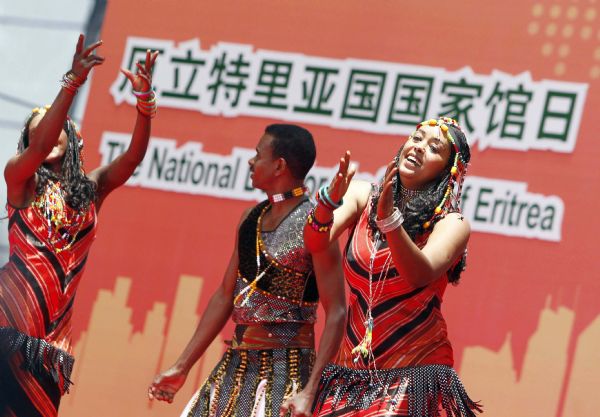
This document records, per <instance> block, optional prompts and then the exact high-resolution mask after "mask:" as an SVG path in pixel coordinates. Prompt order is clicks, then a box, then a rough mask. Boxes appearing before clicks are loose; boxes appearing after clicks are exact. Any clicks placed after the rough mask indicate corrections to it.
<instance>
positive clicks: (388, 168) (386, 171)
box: [383, 159, 396, 179]
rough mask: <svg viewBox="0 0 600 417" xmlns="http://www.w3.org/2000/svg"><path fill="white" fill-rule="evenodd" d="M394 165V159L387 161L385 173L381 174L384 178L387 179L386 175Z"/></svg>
mask: <svg viewBox="0 0 600 417" xmlns="http://www.w3.org/2000/svg"><path fill="white" fill-rule="evenodd" d="M395 166H396V162H395V161H394V160H393V159H392V160H391V161H390V163H389V164H387V167H386V168H385V175H384V176H383V178H384V179H387V177H388V174H389V173H390V171H391V170H392V169H394V167H395Z"/></svg>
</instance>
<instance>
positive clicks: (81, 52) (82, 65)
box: [71, 34, 104, 80]
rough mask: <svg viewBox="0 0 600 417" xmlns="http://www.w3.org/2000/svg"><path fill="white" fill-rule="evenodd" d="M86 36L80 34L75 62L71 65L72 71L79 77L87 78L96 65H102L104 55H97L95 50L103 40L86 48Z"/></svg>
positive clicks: (74, 57) (74, 56)
mask: <svg viewBox="0 0 600 417" xmlns="http://www.w3.org/2000/svg"><path fill="white" fill-rule="evenodd" d="M84 43H85V36H84V35H83V34H81V35H79V39H78V40H77V47H76V48H75V54H74V55H73V64H72V65H71V72H72V73H73V74H74V75H75V76H76V77H77V78H79V79H81V80H85V79H86V78H87V76H88V74H89V73H90V71H91V70H92V68H94V67H95V66H96V65H101V64H102V63H103V62H104V57H101V56H99V55H96V54H95V53H94V51H95V50H96V48H98V47H99V46H100V45H102V41H98V42H96V43H94V44H92V45H90V46H88V47H87V48H84V46H83V45H84Z"/></svg>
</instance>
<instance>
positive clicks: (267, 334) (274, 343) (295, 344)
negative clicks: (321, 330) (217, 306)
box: [231, 323, 315, 349]
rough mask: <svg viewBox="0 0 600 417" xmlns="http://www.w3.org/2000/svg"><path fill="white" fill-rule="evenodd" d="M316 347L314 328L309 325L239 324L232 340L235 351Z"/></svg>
mask: <svg viewBox="0 0 600 417" xmlns="http://www.w3.org/2000/svg"><path fill="white" fill-rule="evenodd" d="M314 346H315V331H314V326H313V325H312V324H307V323H277V324H260V325H244V324H238V325H237V326H236V327H235V331H234V336H233V338H232V340H231V347H232V348H233V349H288V348H307V349H314Z"/></svg>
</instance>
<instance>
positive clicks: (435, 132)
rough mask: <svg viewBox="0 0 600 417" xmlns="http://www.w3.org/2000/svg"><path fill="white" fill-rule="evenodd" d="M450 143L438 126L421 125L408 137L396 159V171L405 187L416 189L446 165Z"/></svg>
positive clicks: (435, 176) (428, 181)
mask: <svg viewBox="0 0 600 417" xmlns="http://www.w3.org/2000/svg"><path fill="white" fill-rule="evenodd" d="M450 153H451V152H450V143H449V142H448V139H446V137H445V136H444V135H443V133H442V131H441V129H440V128H439V127H438V126H429V125H422V126H421V127H419V129H418V130H416V131H415V132H414V133H413V134H412V135H411V136H409V137H408V139H407V141H406V143H405V144H404V147H403V148H402V152H401V153H400V157H399V159H398V172H399V174H400V178H401V180H402V184H403V185H404V186H405V187H406V188H410V189H414V190H418V189H422V188H425V187H426V186H427V184H429V183H430V182H431V181H433V180H434V179H435V178H437V177H438V176H439V175H440V173H441V172H442V171H443V170H444V168H446V167H447V166H448V159H449V158H450Z"/></svg>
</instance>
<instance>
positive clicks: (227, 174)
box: [62, 0, 600, 417]
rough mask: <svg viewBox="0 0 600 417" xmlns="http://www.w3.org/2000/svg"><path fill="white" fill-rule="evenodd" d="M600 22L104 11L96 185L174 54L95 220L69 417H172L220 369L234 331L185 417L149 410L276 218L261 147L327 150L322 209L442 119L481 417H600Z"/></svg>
mask: <svg viewBox="0 0 600 417" xmlns="http://www.w3.org/2000/svg"><path fill="white" fill-rule="evenodd" d="M598 12H600V9H599V8H598V6H597V5H596V3H595V2H592V1H568V0H559V1H555V2H553V3H551V4H550V3H546V2H544V3H542V2H537V3H536V2H532V1H527V2H522V1H519V2H517V1H514V0H510V1H508V2H501V3H484V4H482V3H476V2H463V3H460V2H458V3H457V2H454V3H452V4H451V5H450V4H449V3H447V2H442V1H438V0H436V1H433V2H427V3H426V4H424V3H419V2H412V3H410V2H389V1H374V2H368V3H366V2H359V1H355V0H351V1H339V0H330V1H328V2H302V3H300V2H289V1H288V2H281V1H272V0H268V1H245V2H220V3H214V4H211V5H205V4H204V3H201V2H197V1H191V0H180V1H178V2H162V3H159V2H147V1H145V2H144V1H138V0H135V1H129V2H110V3H109V5H108V9H107V14H106V19H105V24H104V28H103V36H102V38H103V40H104V46H103V47H102V48H101V49H102V51H101V54H102V55H104V56H106V57H107V60H106V63H105V64H104V65H103V66H101V67H99V68H97V69H95V70H94V71H95V72H94V75H93V80H92V88H91V92H90V99H89V102H88V106H87V109H86V113H85V119H84V123H83V126H84V129H83V134H84V137H85V138H86V165H87V167H88V169H89V168H92V167H95V166H97V165H99V164H100V163H106V162H108V161H110V160H112V159H113V158H114V157H116V156H117V155H118V154H119V153H120V152H121V151H122V149H123V146H125V145H126V144H127V143H128V141H129V137H130V132H131V130H132V127H133V124H134V118H135V107H134V102H135V98H134V97H133V96H132V95H131V93H130V90H129V89H128V86H127V85H126V84H125V83H124V80H123V78H122V76H121V75H119V71H118V69H119V67H120V66H124V67H129V68H131V67H132V65H133V62H134V61H135V60H136V59H139V58H142V57H143V54H144V52H145V50H146V49H147V48H152V49H158V50H159V51H160V52H161V54H160V56H159V58H158V61H157V66H156V70H155V75H154V78H155V79H154V82H155V86H156V92H157V96H158V100H159V106H160V108H159V114H158V116H157V117H156V119H154V121H153V127H152V139H151V143H150V146H149V149H148V154H147V157H146V159H145V160H144V162H143V163H142V165H140V167H139V168H138V170H137V172H136V175H135V176H134V177H133V178H132V179H131V180H130V182H129V183H128V185H127V186H125V187H123V188H122V189H120V190H119V191H116V192H115V193H114V194H113V195H111V196H110V197H109V198H108V200H107V201H106V202H105V203H104V205H103V207H102V211H101V212H100V218H99V230H98V237H97V241H96V243H95V246H94V248H93V249H92V253H91V256H90V259H89V264H88V269H87V271H86V277H85V279H84V282H83V283H82V285H81V288H80V291H79V295H78V301H77V306H76V311H77V313H76V328H75V338H76V352H75V353H76V357H77V362H76V369H75V375H74V380H75V383H76V385H75V387H74V389H73V390H72V393H71V394H70V395H69V396H67V397H65V398H64V400H63V405H62V414H63V415H64V416H81V415H89V414H90V410H93V411H92V412H93V414H94V415H129V416H142V415H144V416H147V415H156V416H167V415H177V414H178V413H179V412H180V411H181V410H182V408H183V405H184V404H185V402H186V401H187V400H188V399H189V398H190V397H191V395H192V393H193V392H194V390H195V389H197V387H198V386H199V384H200V383H201V382H202V381H201V380H202V379H203V378H204V377H205V376H206V375H207V373H208V372H209V371H210V370H211V369H212V366H213V365H214V364H215V362H216V360H217V358H218V357H219V356H220V354H221V352H222V351H223V344H222V340H223V339H227V338H229V337H230V332H231V328H232V327H231V324H230V325H229V326H228V327H227V328H226V329H225V330H224V331H223V333H222V335H221V338H219V340H216V341H215V343H214V344H213V345H212V346H211V348H210V349H209V351H208V352H207V354H206V355H204V357H203V358H202V359H201V361H200V363H199V366H198V367H197V369H196V370H194V371H193V372H192V374H191V375H190V378H189V380H188V381H187V383H186V385H185V387H184V389H183V390H182V391H181V392H180V393H179V394H178V395H177V398H176V402H175V403H174V404H172V405H166V404H152V403H149V402H148V400H147V399H146V388H147V385H148V383H149V382H150V381H151V379H152V377H153V375H154V374H155V373H156V372H157V371H158V370H159V369H163V368H165V367H167V366H169V365H171V364H172V362H173V361H174V359H175V357H176V356H177V355H178V354H179V352H180V351H181V350H182V349H183V347H184V345H185V343H186V342H187V340H188V339H189V337H190V336H191V334H192V331H193V329H194V327H195V325H196V323H197V320H198V317H199V315H200V314H201V312H202V311H203V309H204V308H205V306H206V303H207V301H208V298H209V296H210V294H211V293H212V291H214V289H215V288H216V287H217V285H218V284H219V283H220V280H221V277H222V275H223V273H224V271H225V267H226V264H227V260H228V258H229V256H230V253H231V251H232V249H233V242H234V233H235V225H236V224H237V221H238V219H239V216H240V214H241V212H242V210H243V209H244V208H245V207H248V206H250V205H252V204H254V201H256V200H260V199H261V198H262V195H261V194H260V193H258V192H257V191H255V190H252V189H251V187H250V185H249V182H248V164H247V160H248V158H249V157H251V156H252V154H253V150H254V147H255V145H256V142H257V141H258V138H259V137H260V136H261V135H262V132H263V130H264V128H265V126H266V125H268V124H270V123H273V122H278V121H288V122H293V123H298V124H301V125H303V126H305V127H307V128H308V129H309V130H310V131H311V132H312V133H313V135H314V137H315V139H316V143H317V152H318V153H317V162H316V166H315V168H314V169H313V170H312V171H311V174H310V177H309V179H308V181H307V184H308V185H309V186H310V187H311V189H313V190H314V189H315V187H317V186H318V184H320V183H325V182H327V181H328V179H329V178H330V177H331V175H332V174H333V172H334V170H335V164H336V161H337V160H338V158H339V156H340V155H341V154H342V153H343V152H344V151H345V150H346V149H350V150H351V152H352V155H353V159H354V160H355V161H356V162H357V163H358V164H359V175H360V176H361V177H362V178H365V179H370V180H376V178H377V177H378V176H379V175H380V174H381V172H382V171H381V169H382V167H384V166H385V165H386V164H387V162H388V161H389V160H390V159H391V158H392V156H393V155H394V154H395V152H396V151H397V149H398V147H399V146H400V144H401V143H403V141H404V139H405V137H406V135H407V134H409V133H410V132H411V131H412V129H413V127H414V125H415V124H416V123H418V122H419V121H421V120H422V119H426V118H429V117H431V116H437V115H441V114H443V115H451V116H454V117H457V118H458V119H459V121H460V123H461V124H462V125H463V127H464V128H465V129H466V130H467V131H468V132H469V137H470V140H471V149H472V164H471V167H470V169H469V175H468V179H467V182H466V184H465V189H464V190H465V191H464V193H465V194H464V212H465V215H466V216H467V217H468V218H469V220H470V222H471V225H472V229H473V233H472V236H471V240H470V244H469V257H468V268H467V271H466V272H465V273H464V274H463V277H462V278H461V282H460V285H458V286H457V287H451V288H450V289H449V290H448V291H447V292H446V300H445V303H444V305H443V311H444V313H445V316H446V318H447V320H448V325H449V332H450V338H451V341H452V343H453V345H454V348H455V356H456V361H457V364H456V367H457V369H458V371H459V373H460V374H461V377H462V378H463V380H464V382H465V385H466V387H467V389H468V390H469V392H470V395H471V397H472V398H474V399H478V400H481V401H482V403H483V404H484V406H485V408H486V414H489V415H490V416H508V415H510V416H523V417H524V416H531V415H548V416H557V417H561V416H562V417H567V416H581V417H584V416H586V417H587V416H589V415H592V414H593V413H596V412H597V410H598V408H599V407H600V399H598V396H596V395H593V390H594V389H595V386H596V384H595V383H594V382H596V381H598V375H600V362H599V361H598V359H597V356H598V351H600V307H599V305H598V302H597V300H598V297H599V296H600V284H598V278H599V277H600V272H599V271H600V260H599V258H598V256H597V255H596V254H595V248H594V245H593V240H591V239H589V237H593V236H594V235H595V233H599V232H600V221H599V220H598V218H597V217H596V216H595V214H594V213H595V206H596V203H600V199H599V198H598V196H597V193H596V192H595V191H596V190H597V188H598V184H599V183H600V170H599V169H598V164H597V161H598V159H599V157H600V143H599V142H598V141H597V140H596V138H595V136H596V135H597V133H596V129H593V128H590V127H592V126H594V120H595V119H594V117H595V110H596V109H598V107H599V105H600V93H599V92H598V88H599V86H600V83H599V81H600V30H599V29H598V27H599V25H598V21H599V19H600V17H599V16H598V14H599V13H598ZM588 242H589V243H588Z"/></svg>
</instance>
